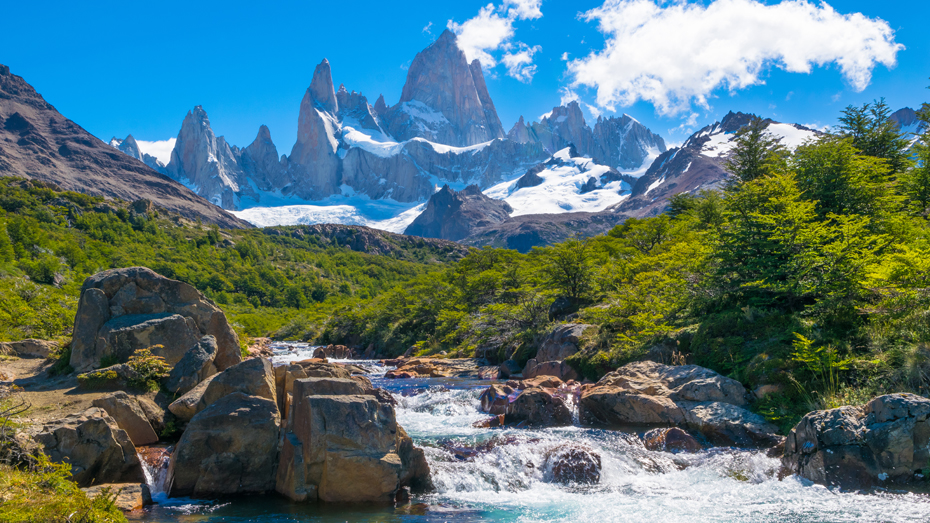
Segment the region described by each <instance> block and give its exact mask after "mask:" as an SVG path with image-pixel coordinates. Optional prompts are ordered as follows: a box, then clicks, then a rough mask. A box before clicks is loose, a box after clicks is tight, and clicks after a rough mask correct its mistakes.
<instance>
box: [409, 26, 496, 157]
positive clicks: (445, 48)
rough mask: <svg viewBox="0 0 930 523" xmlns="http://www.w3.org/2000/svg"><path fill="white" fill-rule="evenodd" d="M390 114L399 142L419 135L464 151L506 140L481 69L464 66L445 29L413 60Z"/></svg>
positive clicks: (460, 53)
mask: <svg viewBox="0 0 930 523" xmlns="http://www.w3.org/2000/svg"><path fill="white" fill-rule="evenodd" d="M393 113H394V114H393V116H392V118H391V120H392V121H391V129H392V134H394V136H395V137H396V138H398V139H409V138H412V137H414V136H421V137H423V138H426V139H428V140H431V141H437V142H440V143H444V144H448V145H455V146H467V145H474V144H477V143H482V142H487V141H489V140H493V139H495V138H503V137H504V130H503V128H502V127H501V123H500V118H498V116H497V111H496V110H495V108H494V104H493V103H492V102H491V96H490V95H489V94H488V91H487V86H486V85H485V83H484V75H483V74H482V73H481V65H480V64H479V63H477V62H473V65H471V66H470V65H469V64H468V62H467V60H466V59H465V53H463V52H462V50H461V49H460V48H459V46H458V43H457V42H456V37H455V34H454V33H453V32H452V31H449V30H448V29H447V30H446V31H444V32H443V33H442V35H440V36H439V38H438V39H437V40H436V41H435V42H433V44H432V45H430V46H429V47H427V48H426V49H424V50H423V51H421V52H419V53H418V54H417V56H416V58H414V59H413V62H412V63H411V64H410V69H409V70H408V71H407V81H406V83H405V84H404V89H403V91H402V93H401V97H400V103H399V104H398V106H396V107H395V108H394V109H393Z"/></svg>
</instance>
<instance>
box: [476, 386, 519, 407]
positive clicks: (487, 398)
mask: <svg viewBox="0 0 930 523" xmlns="http://www.w3.org/2000/svg"><path fill="white" fill-rule="evenodd" d="M513 392H514V389H513V387H508V386H507V385H497V384H495V385H491V386H490V387H488V388H487V390H485V391H484V392H482V393H481V397H480V398H479V399H480V400H481V410H482V411H484V412H487V413H488V414H505V413H506V412H507V407H509V406H510V400H509V399H508V396H510V395H511V394H512V393H513Z"/></svg>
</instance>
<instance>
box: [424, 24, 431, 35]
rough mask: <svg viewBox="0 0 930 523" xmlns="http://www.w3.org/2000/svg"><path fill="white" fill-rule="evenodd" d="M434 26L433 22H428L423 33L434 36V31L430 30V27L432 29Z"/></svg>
mask: <svg viewBox="0 0 930 523" xmlns="http://www.w3.org/2000/svg"><path fill="white" fill-rule="evenodd" d="M432 28H433V22H430V23H428V24H426V25H425V26H424V27H423V33H424V34H428V35H430V36H432V35H433V32H432V31H430V29H432Z"/></svg>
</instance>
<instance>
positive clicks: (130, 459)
mask: <svg viewBox="0 0 930 523" xmlns="http://www.w3.org/2000/svg"><path fill="white" fill-rule="evenodd" d="M33 439H35V440H36V441H37V442H38V443H40V444H41V445H42V446H43V447H44V448H45V453H46V454H48V457H49V458H50V459H51V460H52V461H54V462H56V463H68V464H70V465H71V475H72V478H73V479H74V481H75V482H76V483H77V484H78V486H80V487H89V486H92V485H99V484H102V483H142V482H144V481H145V476H144V475H143V472H142V464H141V463H140V461H139V456H138V455H136V448H135V447H134V446H133V444H132V440H130V439H129V435H128V434H127V433H126V431H125V430H123V429H121V428H119V426H118V425H117V423H116V421H115V420H114V419H113V418H112V417H110V416H109V415H108V414H107V412H106V411H105V410H103V409H100V408H96V407H92V408H89V409H87V410H85V411H84V412H82V413H79V414H72V415H70V416H67V417H65V418H62V419H59V420H56V421H53V422H50V423H46V424H45V425H44V426H42V427H41V429H39V430H38V431H37V432H36V433H35V434H34V435H33Z"/></svg>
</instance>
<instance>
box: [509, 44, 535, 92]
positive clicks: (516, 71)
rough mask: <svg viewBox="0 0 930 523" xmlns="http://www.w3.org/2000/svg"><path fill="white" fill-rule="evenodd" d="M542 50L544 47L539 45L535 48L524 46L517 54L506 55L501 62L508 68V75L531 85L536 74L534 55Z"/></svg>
mask: <svg viewBox="0 0 930 523" xmlns="http://www.w3.org/2000/svg"><path fill="white" fill-rule="evenodd" d="M541 49H542V47H540V46H538V45H537V46H534V47H526V46H522V48H521V49H520V50H519V51H517V52H508V53H507V54H505V55H504V58H502V59H501V62H503V64H504V66H505V67H506V68H507V74H508V75H510V76H512V77H514V78H516V79H517V80H519V81H521V82H523V83H530V82H531V81H532V80H533V75H534V74H536V66H535V65H533V55H534V54H536V53H537V52H538V51H539V50H541Z"/></svg>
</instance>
